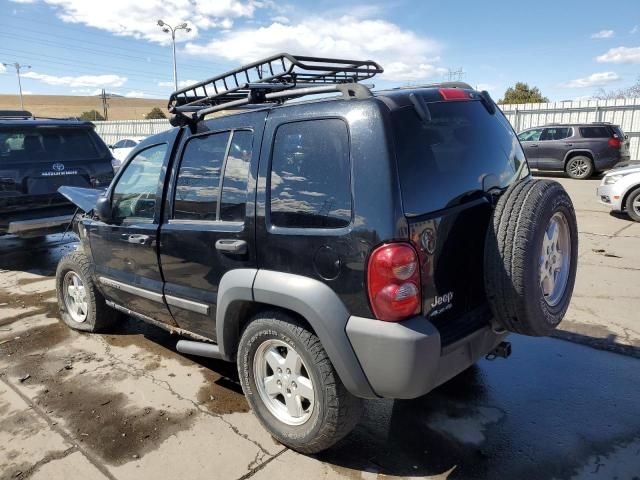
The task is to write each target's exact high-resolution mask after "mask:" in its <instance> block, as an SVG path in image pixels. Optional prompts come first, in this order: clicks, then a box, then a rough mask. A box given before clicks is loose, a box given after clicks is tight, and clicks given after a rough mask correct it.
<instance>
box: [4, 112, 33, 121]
mask: <svg viewBox="0 0 640 480" xmlns="http://www.w3.org/2000/svg"><path fill="white" fill-rule="evenodd" d="M32 117H33V114H32V113H31V112H28V111H27V110H0V118H11V119H16V118H32Z"/></svg>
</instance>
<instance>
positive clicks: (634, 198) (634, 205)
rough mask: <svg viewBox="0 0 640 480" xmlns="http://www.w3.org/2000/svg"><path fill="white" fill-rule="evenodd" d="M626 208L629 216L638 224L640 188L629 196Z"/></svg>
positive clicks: (639, 218)
mask: <svg viewBox="0 0 640 480" xmlns="http://www.w3.org/2000/svg"><path fill="white" fill-rule="evenodd" d="M625 207H626V209H627V214H629V216H630V217H631V218H632V219H633V220H635V221H636V222H640V188H636V189H635V190H634V191H633V192H631V193H630V194H629V196H628V197H627V204H626V205H625Z"/></svg>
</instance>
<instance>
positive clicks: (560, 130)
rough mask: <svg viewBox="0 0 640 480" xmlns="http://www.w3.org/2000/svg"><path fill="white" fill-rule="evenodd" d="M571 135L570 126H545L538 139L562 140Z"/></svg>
mask: <svg viewBox="0 0 640 480" xmlns="http://www.w3.org/2000/svg"><path fill="white" fill-rule="evenodd" d="M570 136H571V128H570V127H555V128H545V129H544V132H543V133H542V135H541V136H540V140H562V139H563V138H568V137H570Z"/></svg>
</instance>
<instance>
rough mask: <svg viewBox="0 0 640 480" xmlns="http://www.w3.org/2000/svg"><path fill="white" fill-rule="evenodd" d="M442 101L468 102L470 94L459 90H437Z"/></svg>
mask: <svg viewBox="0 0 640 480" xmlns="http://www.w3.org/2000/svg"><path fill="white" fill-rule="evenodd" d="M438 91H439V92H440V95H442V98H443V99H444V100H470V99H471V94H470V93H469V92H467V91H466V90H462V89H460V88H441V89H440V90H438Z"/></svg>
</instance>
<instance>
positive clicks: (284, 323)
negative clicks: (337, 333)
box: [238, 311, 362, 454]
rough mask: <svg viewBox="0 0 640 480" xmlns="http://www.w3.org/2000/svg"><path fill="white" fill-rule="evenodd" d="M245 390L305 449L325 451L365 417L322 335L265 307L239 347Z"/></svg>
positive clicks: (272, 427)
mask: <svg viewBox="0 0 640 480" xmlns="http://www.w3.org/2000/svg"><path fill="white" fill-rule="evenodd" d="M238 372H239V376H240V383H241V384H242V389H243V391H244V393H245V395H246V397H247V401H248V402H249V405H250V406H251V408H252V410H253V411H254V413H255V414H256V416H257V417H258V420H260V423H262V425H263V426H264V427H265V428H266V429H267V430H268V431H269V433H271V435H272V436H273V437H274V438H275V439H276V440H278V441H279V442H280V443H282V444H284V445H286V446H287V447H289V448H291V449H293V450H296V451H298V452H301V453H306V454H311V453H317V452H320V451H322V450H325V449H327V448H329V447H331V446H332V445H333V444H335V443H336V442H337V441H338V440H340V439H341V438H343V437H344V436H345V435H347V434H348V433H349V432H350V431H351V430H352V429H353V427H354V426H355V425H356V423H357V422H358V420H359V418H360V412H361V408H362V403H361V400H360V399H358V398H356V397H354V396H353V395H351V394H350V393H349V392H348V391H347V389H346V388H345V386H344V385H343V384H342V381H341V380H340V378H339V377H338V374H337V373H336V371H335V369H334V368H333V365H332V364H331V361H330V360H329V357H328V356H327V353H326V352H325V350H324V348H323V347H322V344H321V343H320V340H319V339H318V337H317V336H316V335H315V334H314V333H313V332H312V331H311V330H309V328H308V327H307V326H306V325H304V324H303V323H302V322H300V321H299V320H297V319H295V318H293V317H291V316H289V315H286V314H284V313H282V312H279V311H270V312H263V313H260V314H258V315H257V316H256V317H254V318H253V319H252V321H251V322H250V323H249V325H248V326H247V328H246V329H245V330H244V332H243V334H242V337H241V339H240V344H239V347H238Z"/></svg>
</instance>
